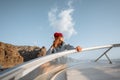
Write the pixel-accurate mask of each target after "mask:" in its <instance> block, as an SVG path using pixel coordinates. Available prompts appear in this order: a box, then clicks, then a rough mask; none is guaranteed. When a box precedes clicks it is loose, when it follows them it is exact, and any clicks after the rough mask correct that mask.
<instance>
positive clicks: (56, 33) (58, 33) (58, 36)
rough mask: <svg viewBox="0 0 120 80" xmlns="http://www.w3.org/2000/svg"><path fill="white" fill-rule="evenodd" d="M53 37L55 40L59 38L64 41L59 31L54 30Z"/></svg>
mask: <svg viewBox="0 0 120 80" xmlns="http://www.w3.org/2000/svg"><path fill="white" fill-rule="evenodd" d="M54 39H55V40H57V39H59V40H61V41H64V38H63V34H62V33H60V32H55V33H54Z"/></svg>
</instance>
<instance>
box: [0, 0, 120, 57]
mask: <svg viewBox="0 0 120 80" xmlns="http://www.w3.org/2000/svg"><path fill="white" fill-rule="evenodd" d="M119 4H120V0H0V41H1V42H4V43H9V44H13V45H30V46H39V47H42V46H45V47H46V48H47V49H48V48H49V47H50V46H51V44H52V42H53V40H54V38H53V34H54V33H55V32H62V33H63V35H64V39H65V42H66V43H68V44H71V45H73V46H78V45H80V46H81V47H82V48H86V47H93V46H99V45H107V44H115V43H120V5H119ZM90 55H91V54H86V55H83V56H81V57H82V58H89V57H92V56H94V55H92V56H90ZM96 56H98V55H96ZM96 56H95V57H96ZM110 56H111V57H112V58H120V49H119V48H117V49H115V50H113V51H112V52H111V54H110Z"/></svg>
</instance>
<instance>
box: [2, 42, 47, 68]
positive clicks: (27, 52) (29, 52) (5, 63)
mask: <svg viewBox="0 0 120 80" xmlns="http://www.w3.org/2000/svg"><path fill="white" fill-rule="evenodd" d="M44 55H46V48H45V47H42V48H40V47H37V46H15V45H12V44H7V43H3V42H0V69H1V68H11V67H14V66H16V65H18V64H21V63H23V62H25V61H29V60H31V59H35V58H37V57H40V56H44Z"/></svg>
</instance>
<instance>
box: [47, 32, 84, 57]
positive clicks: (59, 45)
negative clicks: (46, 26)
mask: <svg viewBox="0 0 120 80" xmlns="http://www.w3.org/2000/svg"><path fill="white" fill-rule="evenodd" d="M54 39H55V40H54V41H53V44H52V46H51V47H50V49H49V50H48V51H47V55H49V54H53V53H57V52H61V51H64V50H72V49H76V50H77V51H78V52H80V51H81V50H82V48H81V47H80V46H77V47H76V48H74V47H73V46H72V45H69V44H65V42H64V38H63V35H62V33H59V32H56V33H54Z"/></svg>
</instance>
